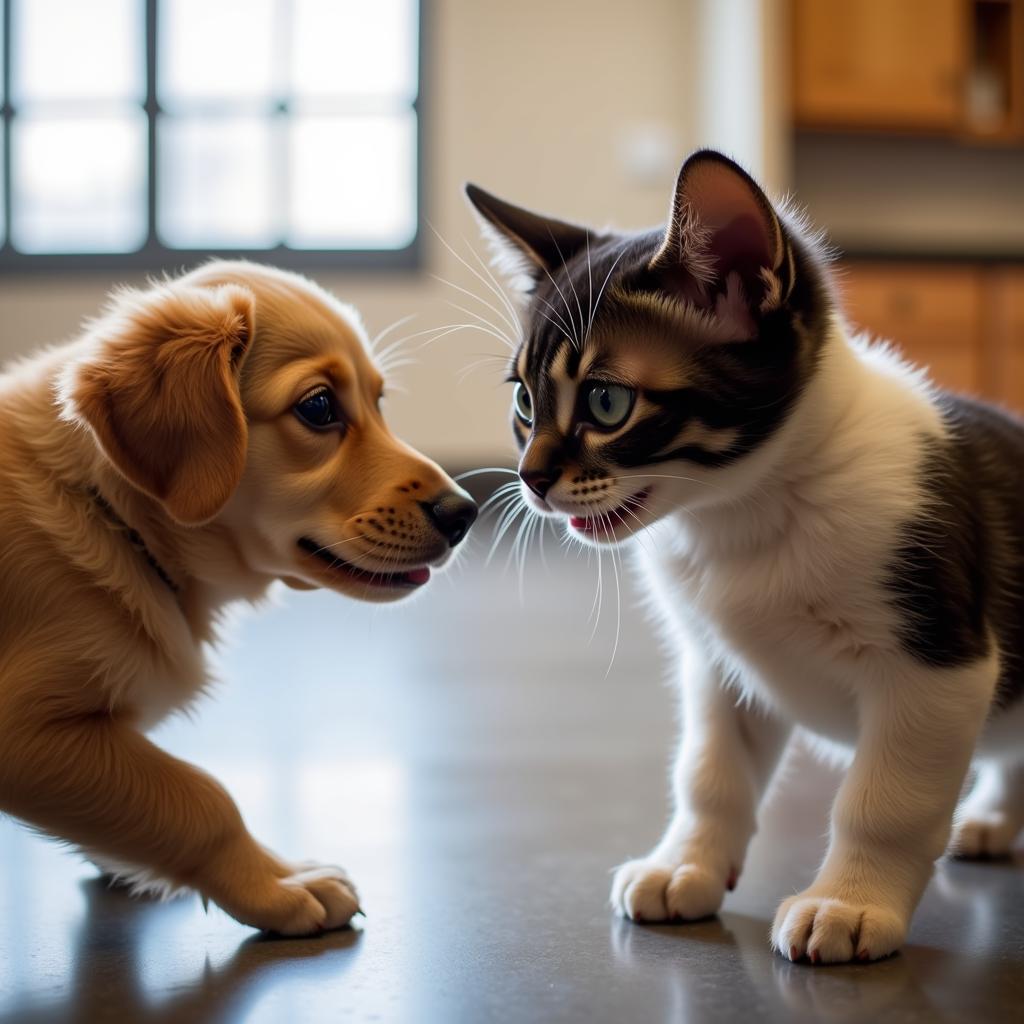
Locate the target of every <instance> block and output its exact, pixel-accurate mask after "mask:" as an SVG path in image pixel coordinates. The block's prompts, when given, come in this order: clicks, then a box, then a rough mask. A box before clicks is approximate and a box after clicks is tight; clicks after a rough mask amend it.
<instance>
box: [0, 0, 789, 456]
mask: <svg viewBox="0 0 1024 1024" xmlns="http://www.w3.org/2000/svg"><path fill="white" fill-rule="evenodd" d="M716 2H717V0H642V2H634V3H622V2H621V0H517V2H515V3H509V2H506V0H435V2H433V3H430V4H429V5H428V6H429V8H430V9H431V17H430V23H429V25H428V31H429V36H428V38H429V46H430V51H431V52H430V61H429V65H428V66H427V69H426V71H427V80H426V83H425V90H426V93H425V96H426V101H427V103H428V118H429V120H428V127H427V131H428V135H427V138H426V153H427V164H426V167H425V173H426V175H427V178H426V181H427V191H428V195H427V205H426V210H425V213H426V216H427V217H428V218H429V219H430V221H431V222H432V223H433V224H434V225H435V226H436V227H437V229H438V231H439V232H440V233H441V234H442V235H443V236H444V237H445V239H446V240H447V241H448V242H449V243H451V244H452V245H453V246H454V247H455V248H456V249H458V250H459V251H461V252H463V253H464V254H467V255H468V251H467V250H466V245H465V243H464V241H463V238H464V237H465V238H467V239H469V240H470V241H471V242H472V243H473V244H474V245H476V246H477V249H478V250H479V251H481V252H482V251H483V249H482V247H481V246H480V245H479V243H478V242H477V238H476V228H475V225H474V223H473V221H472V218H471V217H470V215H469V213H468V211H467V209H466V207H465V204H464V201H463V199H462V195H461V188H460V186H461V184H462V182H463V181H465V180H467V179H469V180H473V181H476V182H477V183H479V184H481V185H483V186H484V187H485V188H488V189H490V190H493V191H495V192H496V193H498V194H499V195H504V196H507V197H509V198H511V199H514V200H516V201H520V202H522V203H524V204H528V205H529V204H532V205H534V206H536V207H538V208H540V209H543V210H547V211H550V212H555V213H557V214H558V215H559V216H562V217H565V218H570V219H571V218H577V219H581V220H588V221H591V222H595V223H598V224H608V223H614V224H617V225H619V226H623V227H641V226H646V225H649V224H652V223H657V222H660V221H661V220H662V219H663V216H664V213H665V210H666V208H667V205H668V200H669V195H670V189H671V186H672V182H673V180H674V174H675V170H676V166H677V165H678V162H679V161H680V160H681V159H682V157H683V156H685V155H686V153H687V152H688V151H689V150H690V149H692V148H694V147H696V146H698V145H702V144H705V143H706V142H707V141H714V139H713V138H711V139H709V138H708V136H709V135H713V131H714V127H715V125H714V124H713V123H709V121H708V118H707V116H706V111H707V110H708V109H709V106H708V104H709V96H708V94H707V93H706V92H705V93H703V94H702V91H701V88H700V86H701V83H702V82H704V81H707V80H708V75H707V73H706V68H705V67H704V66H703V64H702V62H703V61H705V60H710V59H712V58H711V55H710V54H707V53H705V51H704V49H703V48H702V46H701V45H700V44H699V41H698V40H699V37H700V36H701V34H702V33H704V34H706V28H702V26H706V24H707V20H708V13H709V10H711V7H710V5H713V4H715V3H716ZM779 2H781V0H740V2H739V3H737V2H735V0H732V2H731V3H730V8H731V12H732V17H733V18H734V19H738V24H734V27H733V30H732V31H733V33H739V35H730V33H729V32H726V33H724V41H721V37H722V33H721V23H719V37H720V42H719V44H718V45H719V51H716V53H715V54H714V59H715V60H716V61H720V60H724V61H728V60H729V48H730V46H732V45H733V43H730V39H732V40H733V41H734V43H735V44H736V45H737V46H738V47H739V51H740V52H744V51H746V52H747V53H748V55H749V54H750V53H753V54H754V57H753V58H751V59H756V47H754V48H751V47H749V46H746V47H745V46H744V41H743V39H742V33H743V32H744V31H746V30H750V31H755V30H756V31H758V32H760V31H762V29H761V28H760V27H759V26H762V25H763V24H764V21H765V17H766V16H765V15H762V16H761V17H754V16H752V17H751V19H749V20H746V19H744V18H743V17H742V15H743V8H744V7H745V6H749V7H750V8H751V11H752V15H753V14H755V13H756V11H755V9H758V10H760V9H762V8H763V9H764V10H765V11H769V12H775V11H776V9H777V6H778V3H779ZM771 17H774V14H772V15H771ZM772 24H773V26H774V22H773V23H772ZM723 47H724V50H723V49H722V48H723ZM748 77H749V76H748ZM751 80H752V81H753V82H754V87H759V83H758V82H757V75H756V74H755V75H754V76H753V78H752V79H751ZM730 102H732V103H734V104H735V103H740V104H742V103H743V102H744V97H743V95H742V94H741V95H739V96H732V97H731V99H730ZM747 102H750V103H751V104H753V105H754V107H755V109H756V110H760V109H761V107H760V106H759V105H760V104H762V103H764V104H766V108H765V109H766V110H768V111H769V122H768V128H767V129H766V132H765V137H764V138H763V139H762V140H761V142H760V143H759V144H758V145H759V146H763V147H764V148H765V150H766V154H767V155H766V156H765V159H764V161H763V163H762V166H763V167H764V170H765V173H766V174H767V175H768V176H769V184H770V185H772V186H779V185H781V184H783V183H782V182H779V181H776V180H773V176H775V177H777V176H778V174H779V173H780V172H779V170H778V168H779V167H780V166H781V161H780V159H779V157H778V153H779V152H780V146H779V145H778V144H777V143H778V139H779V138H781V135H779V134H778V133H777V132H776V127H777V126H776V125H775V122H774V121H771V110H774V109H777V107H778V104H777V102H776V99H775V93H774V92H773V91H772V90H769V89H766V90H765V91H764V95H763V96H762V95H761V94H760V92H759V94H758V95H756V96H752V97H748V99H747ZM773 103H774V107H772V106H771V104H773ZM769 108H770V109H769ZM754 121H755V123H756V121H757V115H756V113H755V117H754ZM732 137H733V138H734V137H735V136H734V135H733V136H732ZM638 139H639V142H640V143H642V144H645V145H646V148H647V149H649V151H650V153H651V156H650V158H649V160H648V161H647V162H646V163H644V164H642V165H641V166H640V167H638V168H635V169H634V171H633V173H632V174H631V173H628V172H627V170H626V167H625V162H624V160H623V150H624V147H628V146H630V145H632V146H633V149H632V152H633V153H635V152H636V143H637V140H638ZM751 162H753V163H755V164H756V162H757V161H755V160H754V159H753V158H751ZM431 274H436V275H439V276H441V277H444V278H447V279H448V280H451V281H453V282H455V283H457V284H459V285H461V286H463V287H468V288H470V289H472V290H479V286H478V284H477V282H475V281H474V279H473V278H472V277H471V276H470V275H469V273H468V272H466V271H465V270H464V269H463V268H462V267H461V266H460V265H459V263H458V262H457V261H456V260H455V259H454V258H453V257H451V256H450V255H449V254H448V253H447V252H446V251H445V250H444V248H443V247H442V246H441V244H440V243H438V242H437V240H436V239H435V238H434V237H433V236H432V235H430V234H429V232H428V237H427V266H426V267H425V268H424V271H423V272H422V273H418V274H390V275H386V274H373V275H359V274H327V273H320V274H318V275H317V276H318V278H319V280H321V281H322V283H324V284H325V285H327V286H328V287H329V288H331V289H333V290H334V291H335V292H336V293H337V294H338V295H340V296H341V297H342V298H344V299H346V300H347V301H350V302H352V303H354V304H355V305H357V306H358V307H359V308H360V309H361V310H362V311H363V315H364V319H365V321H366V324H367V326H368V328H369V330H370V332H371V333H373V332H375V331H378V330H380V329H381V328H383V327H384V326H386V325H387V324H389V323H390V322H391V321H393V320H396V319H398V318H399V317H402V316H405V315H407V314H409V313H416V314H417V317H416V320H415V321H414V322H413V323H412V324H410V325H409V327H408V328H407V330H410V331H411V330H423V329H425V328H428V327H433V326H438V325H442V324H446V323H455V322H458V321H459V320H460V319H464V318H463V317H462V314H460V313H458V312H457V311H456V310H454V309H452V308H450V307H449V306H448V305H447V302H448V301H449V300H450V301H456V302H459V303H460V304H465V303H466V300H465V296H462V295H460V294H459V293H458V292H457V291H455V290H454V289H452V288H449V287H447V286H445V285H443V284H441V283H439V282H437V281H436V280H434V279H433V278H432V277H431V276H430V275H431ZM113 280H114V279H113V278H112V277H111V276H110V275H101V276H96V275H88V274H77V275H74V276H70V277H65V276H61V277H56V276H39V277H32V278H14V277H6V278H3V279H0V357H4V356H9V355H14V354H20V353H22V352H25V351H28V350H30V349H31V348H33V347H35V346H38V345H42V344H47V343H50V342H53V341H56V340H59V339H61V338H63V337H65V336H68V335H69V334H71V333H72V332H73V331H74V330H75V329H76V325H77V324H78V323H79V322H80V320H81V319H82V317H84V316H87V315H89V314H92V313H94V312H95V311H96V309H97V308H98V306H99V305H100V303H101V301H102V298H103V295H104V294H105V292H106V290H107V289H108V287H109V286H110V284H111V283H112V282H113ZM480 311H481V312H482V313H485V314H486V315H488V316H492V315H493V314H491V313H490V312H489V311H488V310H486V309H485V308H484V307H482V306H481V307H480ZM413 344H415V342H413ZM500 352H501V345H500V343H499V342H497V341H495V340H494V339H493V338H489V337H488V336H486V335H485V334H483V333H481V332H476V331H467V332H463V333H460V334H455V335H449V336H448V337H447V338H445V339H443V340H441V341H439V342H438V343H437V344H436V345H435V346H433V347H432V348H430V349H428V350H426V351H425V352H424V353H422V356H421V358H422V362H421V363H420V365H418V366H413V367H410V368H408V369H406V370H404V371H402V373H401V375H400V380H399V383H401V384H403V385H404V386H405V387H406V388H407V393H406V394H404V395H402V394H397V393H396V394H395V395H394V397H393V399H392V400H391V406H390V407H391V414H390V415H391V419H392V421H393V423H394V424H395V426H396V428H397V429H398V430H399V431H400V432H402V433H403V434H404V435H405V436H406V437H407V438H408V439H409V440H410V441H412V442H413V443H415V444H417V445H419V446H420V447H422V448H424V449H425V450H427V451H429V452H431V453H432V454H434V455H435V456H437V457H438V458H441V459H443V460H445V461H448V462H449V463H451V464H454V465H459V466H464V465H470V464H475V463H478V462H488V461H493V460H494V459H495V458H500V457H501V456H502V455H503V454H504V455H505V456H508V455H509V454H510V452H511V441H510V436H509V434H508V431H507V426H506V411H507V402H508V397H509V396H508V393H507V391H505V390H503V389H502V388H501V385H500V379H501V372H500V370H499V369H498V368H497V364H494V365H493V366H492V367H491V368H490V369H488V370H486V371H481V372H477V373H474V374H473V375H471V376H470V377H468V379H466V381H465V382H464V383H463V384H461V385H460V384H458V382H457V378H458V376H459V373H460V371H461V370H462V369H463V368H465V367H466V366H467V365H468V364H469V363H471V362H472V361H473V360H474V359H475V358H476V357H477V355H478V354H481V353H492V354H497V353H500Z"/></svg>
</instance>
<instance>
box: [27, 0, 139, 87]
mask: <svg viewBox="0 0 1024 1024" xmlns="http://www.w3.org/2000/svg"><path fill="white" fill-rule="evenodd" d="M11 7H12V10H11V19H12V25H11V54H12V56H13V59H12V61H11V75H12V83H11V92H12V94H13V100H14V102H15V103H24V102H27V101H32V100H55V99H81V98H86V99H113V100H133V101H137V102H141V101H142V100H143V99H144V98H145V95H146V73H145V26H144V20H143V14H144V5H143V4H142V3H139V2H138V0H11Z"/></svg>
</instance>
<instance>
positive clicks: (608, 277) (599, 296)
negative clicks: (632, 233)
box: [588, 249, 626, 336]
mask: <svg viewBox="0 0 1024 1024" xmlns="http://www.w3.org/2000/svg"><path fill="white" fill-rule="evenodd" d="M625 252H626V250H625V249H622V250H620V252H619V255H618V256H616V257H615V261H614V262H613V263H612V265H611V266H610V267H609V268H608V273H607V274H605V275H604V281H603V282H602V283H601V288H600V289H599V291H598V293H597V299H596V300H595V302H594V316H595V317H596V316H597V311H598V309H600V307H601V299H602V298H604V290H605V288H607V287H608V282H609V281H610V280H611V279H612V273H613V272H614V271H615V268H616V267H617V266H618V265H619V260H621V259H622V257H623V256H624V255H625ZM591 326H593V321H591ZM588 336H589V331H588Z"/></svg>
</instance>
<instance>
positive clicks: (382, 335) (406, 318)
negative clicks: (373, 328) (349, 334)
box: [370, 313, 417, 358]
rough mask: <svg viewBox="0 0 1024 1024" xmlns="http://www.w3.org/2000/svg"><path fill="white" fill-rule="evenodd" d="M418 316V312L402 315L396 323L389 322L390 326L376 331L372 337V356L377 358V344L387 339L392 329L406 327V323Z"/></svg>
mask: <svg viewBox="0 0 1024 1024" xmlns="http://www.w3.org/2000/svg"><path fill="white" fill-rule="evenodd" d="M416 316H417V314H416V313H410V314H409V315H408V316H403V317H400V318H399V319H398V320H395V321H394V323H391V324H388V326H387V327H385V328H384V330H382V331H378V332H377V333H376V334H375V335H374V336H373V337H372V338H371V339H370V355H372V356H374V358H376V355H377V346H378V345H379V344H380V343H381V342H382V341H383V340H384V339H385V338H386V337H387V336H388V335H389V334H390V333H391V332H392V331H396V330H398V328H399V327H404V326H405V325H406V324H407V323H409V322H410V321H411V320H415V319H416Z"/></svg>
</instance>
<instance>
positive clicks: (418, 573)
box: [405, 566, 430, 586]
mask: <svg viewBox="0 0 1024 1024" xmlns="http://www.w3.org/2000/svg"><path fill="white" fill-rule="evenodd" d="M405 578H406V579H407V580H408V581H409V582H410V583H415V584H416V586H421V585H422V584H424V583H426V582H427V580H429V579H430V569H429V568H427V566H423V568H422V569H410V570H409V571H408V572H407V573H405Z"/></svg>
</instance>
